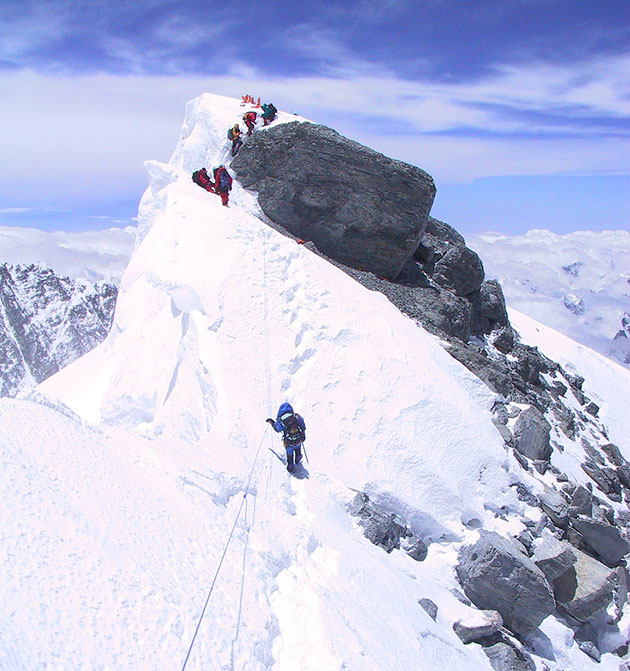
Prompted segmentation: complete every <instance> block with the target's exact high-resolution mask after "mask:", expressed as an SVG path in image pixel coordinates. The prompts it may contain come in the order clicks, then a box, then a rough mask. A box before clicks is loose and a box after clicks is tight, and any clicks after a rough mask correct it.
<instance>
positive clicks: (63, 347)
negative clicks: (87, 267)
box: [0, 264, 117, 396]
mask: <svg viewBox="0 0 630 671" xmlns="http://www.w3.org/2000/svg"><path fill="white" fill-rule="evenodd" d="M116 296H117V288H116V287H115V286H114V285H112V284H107V283H97V284H93V283H91V282H88V281H87V280H71V279H69V278H67V277H62V276H59V275H57V274H55V272H54V271H52V270H51V269H49V268H42V267H39V266H35V265H27V266H21V265H17V266H12V265H9V264H4V265H1V266H0V362H1V364H0V396H14V395H15V394H16V393H17V392H18V391H20V390H21V389H23V388H25V387H30V386H33V385H34V384H36V383H39V382H42V381H43V380H45V379H46V378H47V377H49V376H50V375H52V374H53V373H56V372H57V371H58V370H60V369H61V368H62V367H64V366H66V365H67V364H69V363H70V362H72V361H74V360H75V359H77V358H78V357H80V356H82V355H83V354H85V353H86V352H88V351H89V350H91V349H93V348H94V347H95V346H96V345H98V344H99V343H101V342H102V341H103V340H104V339H105V337H106V335H107V334H108V332H109V329H110V326H111V323H112V317H113V312H114V306H115V304H116Z"/></svg>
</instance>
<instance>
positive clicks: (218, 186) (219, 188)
mask: <svg viewBox="0 0 630 671" xmlns="http://www.w3.org/2000/svg"><path fill="white" fill-rule="evenodd" d="M213 174H214V191H215V193H218V194H219V195H220V196H221V201H222V202H223V204H224V205H225V206H226V207H227V204H228V200H229V198H230V191H231V190H232V175H230V173H229V172H228V171H227V168H226V167H225V166H224V165H220V166H219V167H218V168H215V169H214V170H213Z"/></svg>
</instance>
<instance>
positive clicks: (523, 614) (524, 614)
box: [457, 531, 555, 634]
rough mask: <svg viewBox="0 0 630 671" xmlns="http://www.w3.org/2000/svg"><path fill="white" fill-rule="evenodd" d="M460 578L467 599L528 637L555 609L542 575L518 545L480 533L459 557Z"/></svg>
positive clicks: (493, 535)
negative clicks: (496, 612) (496, 615)
mask: <svg viewBox="0 0 630 671" xmlns="http://www.w3.org/2000/svg"><path fill="white" fill-rule="evenodd" d="M457 575H458V577H459V581H460V583H461V584H462V587H463V588H464V592H465V593H466V596H467V597H468V598H469V599H470V600H471V601H472V602H473V603H474V604H475V605H476V606H477V607H478V608H482V609H484V610H496V611H498V612H499V613H500V614H501V616H502V617H503V621H504V622H505V625H506V627H507V628H508V629H510V630H511V631H513V632H515V633H517V634H528V633H530V632H532V631H534V629H536V628H537V627H538V625H539V624H540V623H541V622H542V621H543V620H544V619H545V618H546V617H547V616H548V615H549V614H550V613H552V612H553V611H554V609H555V601H554V598H553V594H552V592H551V588H550V586H549V584H548V582H547V580H546V578H545V576H544V574H543V572H542V571H541V570H540V569H539V568H538V567H537V566H536V564H534V562H532V561H531V560H530V559H529V558H528V557H526V556H525V555H523V554H522V553H521V552H519V550H518V548H517V547H516V545H515V544H514V543H512V542H510V541H508V540H506V539H505V538H503V537H502V536H499V534H497V533H494V532H488V531H481V532H480V537H479V540H478V541H477V542H476V543H475V544H474V545H470V546H467V547H464V548H462V549H461V550H460V553H459V564H458V566H457Z"/></svg>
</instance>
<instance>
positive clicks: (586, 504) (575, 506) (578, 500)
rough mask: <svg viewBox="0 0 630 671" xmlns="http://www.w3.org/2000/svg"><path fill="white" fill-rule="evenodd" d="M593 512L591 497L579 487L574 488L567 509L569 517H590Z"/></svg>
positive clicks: (586, 490)
mask: <svg viewBox="0 0 630 671" xmlns="http://www.w3.org/2000/svg"><path fill="white" fill-rule="evenodd" d="M592 510H593V495H592V494H591V493H590V492H589V491H588V489H586V488H585V487H582V486H581V485H580V486H579V487H577V488H576V490H575V492H574V493H573V497H572V498H571V505H570V506H569V508H568V514H569V517H577V516H578V515H586V516H587V517H590V516H591V514H592Z"/></svg>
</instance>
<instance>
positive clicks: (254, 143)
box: [233, 124, 630, 670]
mask: <svg viewBox="0 0 630 671" xmlns="http://www.w3.org/2000/svg"><path fill="white" fill-rule="evenodd" d="M284 132H285V131H284V129H281V130H280V129H278V130H277V131H276V132H273V131H267V132H265V133H258V134H257V135H255V136H254V138H252V139H251V140H250V142H249V143H248V144H247V145H245V147H244V148H243V149H242V150H241V152H240V153H239V154H238V156H237V158H236V160H235V161H234V163H233V167H234V168H235V169H236V171H237V177H238V178H239V179H240V180H242V181H243V183H244V185H245V186H247V187H249V188H252V189H255V190H256V191H258V194H259V203H260V206H261V208H262V210H263V212H264V214H265V216H266V218H267V221H268V223H269V224H270V225H272V226H274V227H275V228H277V229H278V230H284V232H285V233H287V234H290V235H293V236H298V237H301V238H304V239H306V240H307V243H306V244H307V246H308V247H309V248H310V249H311V250H312V251H314V252H315V253H318V254H320V255H322V256H325V257H326V258H328V259H329V260H330V261H331V262H332V263H334V264H335V265H338V266H339V267H341V268H342V269H344V270H345V271H346V272H347V273H348V274H350V275H352V276H353V277H354V278H355V279H357V280H358V281H359V282H361V283H362V284H364V285H365V286H367V287H369V288H371V289H374V290H377V291H380V292H382V293H383V294H385V295H386V296H387V297H388V298H389V299H390V300H391V301H392V302H393V303H394V304H395V305H396V306H397V307H398V308H399V309H400V310H401V311H402V312H404V313H406V314H408V315H409V316H410V317H412V318H413V319H416V320H417V321H418V322H420V323H422V324H423V325H424V326H425V327H426V328H427V329H429V330H430V331H431V332H433V333H434V334H436V335H438V336H439V337H440V338H441V339H442V341H443V344H444V346H445V347H446V349H447V350H448V351H449V353H450V354H451V355H452V356H453V357H455V358H456V359H457V360H459V361H460V362H461V363H463V364H464V365H465V366H466V367H467V368H469V369H470V370H471V371H473V372H474V373H475V374H476V375H477V376H478V377H479V378H480V379H482V380H483V381H484V382H485V383H486V384H487V385H488V386H489V387H490V388H491V389H492V390H493V391H495V392H496V393H497V400H496V403H495V407H494V411H493V412H494V416H495V425H496V428H497V431H498V432H499V433H500V434H501V436H502V438H503V440H504V444H505V450H506V453H507V455H508V457H509V459H510V460H514V462H515V463H517V464H518V465H520V476H519V477H518V478H517V479H515V480H514V482H513V486H514V488H515V490H516V492H517V494H518V496H519V498H520V499H521V501H523V502H524V503H525V504H526V505H527V506H529V507H531V513H530V514H529V515H527V516H525V517H523V519H522V520H521V522H522V530H521V532H520V533H519V534H517V535H516V536H512V535H509V534H504V535H499V534H497V533H495V532H484V531H483V530H482V531H481V535H480V538H479V540H478V542H477V543H476V544H474V545H473V546H468V547H463V548H462V549H461V551H460V555H459V565H458V567H457V574H458V577H459V580H460V583H461V585H462V588H463V590H464V592H465V596H464V595H462V598H463V599H465V600H466V602H467V603H468V604H470V605H471V606H473V607H477V608H478V609H480V613H479V618H477V620H476V621H475V622H474V623H473V624H470V623H468V624H466V623H458V626H457V627H456V631H457V633H458V635H460V637H461V638H462V640H463V641H464V642H465V643H470V642H472V641H476V642H478V643H480V644H481V645H482V646H483V647H484V650H485V652H486V654H487V655H488V657H489V659H490V661H491V664H492V665H493V667H494V668H495V669H503V670H506V669H534V668H535V664H534V661H533V659H532V657H531V656H530V653H533V652H535V634H534V632H535V631H536V630H537V628H538V626H539V625H540V623H541V622H542V621H543V620H544V619H545V618H546V617H547V616H548V615H550V614H552V613H553V614H555V616H556V617H557V618H558V619H559V620H561V621H562V622H564V623H565V624H566V625H567V626H568V627H569V628H570V629H572V630H573V632H574V637H575V641H576V642H577V643H578V644H579V646H580V648H581V649H582V650H583V651H584V653H585V654H587V655H589V656H590V657H591V658H593V659H594V660H599V657H600V655H601V653H602V652H611V651H616V652H617V654H619V655H625V654H626V653H627V641H626V640H625V636H624V635H623V634H622V633H621V630H620V628H619V622H620V620H621V618H622V615H623V606H624V604H625V603H626V600H627V595H628V571H627V569H626V559H625V558H626V556H627V554H628V552H629V551H630V544H629V543H628V540H627V537H628V533H629V531H630V508H629V503H630V464H629V463H628V462H627V461H626V459H625V458H624V457H623V456H622V454H621V451H620V450H619V448H618V447H617V446H616V445H614V444H612V443H611V442H610V441H609V439H608V435H607V431H606V427H605V425H604V424H603V423H602V422H601V421H600V420H599V419H598V413H599V408H598V407H597V405H596V404H595V403H594V402H593V401H592V400H591V399H589V398H588V396H587V395H586V394H585V393H584V391H583V389H582V385H583V382H584V380H583V378H581V377H580V376H579V375H575V374H572V373H569V372H568V371H566V370H564V369H563V368H562V367H561V366H560V365H559V364H558V363H556V362H554V361H552V360H550V359H548V358H547V357H545V356H543V355H542V354H541V353H540V352H539V351H538V350H537V349H536V348H533V347H529V346H527V345H525V344H523V343H521V342H520V340H519V337H518V334H517V333H516V332H515V331H514V329H513V328H512V326H511V325H510V322H509V319H508V316H507V313H506V309H505V301H504V297H503V292H502V289H501V286H500V284H499V283H498V281H496V280H491V281H485V279H484V268H483V264H482V262H481V260H480V258H479V256H478V255H477V254H476V253H475V252H474V251H472V250H471V249H469V248H468V247H467V246H466V243H465V241H464V239H463V238H462V236H461V235H459V233H457V231H455V230H454V229H453V228H452V227H451V226H449V225H448V224H445V223H444V222H440V221H437V220H435V219H433V218H430V217H429V218H428V219H427V222H426V224H425V223H423V222H422V215H420V214H419V213H418V212H415V211H414V212H410V211H409V208H408V203H409V202H412V201H413V200H414V199H413V193H414V190H416V193H417V202H418V203H420V204H422V205H421V212H422V213H424V212H427V213H428V211H427V207H428V208H429V209H430V206H431V202H432V199H433V191H432V190H431V189H428V188H427V184H432V180H430V178H427V179H423V180H419V181H417V182H414V181H412V180H407V181H405V180H404V179H399V180H396V181H395V183H396V184H397V186H396V188H392V189H389V190H388V189H385V190H383V189H380V188H379V187H378V186H375V182H374V180H375V177H374V172H373V170H374V164H373V161H374V158H373V157H372V156H371V155H370V154H369V152H366V151H364V150H363V149H358V148H357V147H356V146H354V144H350V143H348V141H347V140H345V139H343V138H341V137H340V136H337V135H336V134H333V133H331V132H329V131H327V130H323V129H321V127H313V126H311V125H310V124H295V129H293V130H292V131H291V133H290V135H289V137H290V141H289V142H288V146H284V144H283V138H284V137H285V135H284ZM296 138H297V139H296ZM331 145H332V148H331ZM287 163H288V164H289V165H290V166H291V168H290V169H287V168H286V166H287ZM347 164H353V177H352V190H353V194H352V198H351V199H348V202H347V203H345V204H343V205H341V203H343V201H344V197H345V195H346V194H347V193H348V190H349V187H348V188H346V187H345V186H343V185H341V186H339V187H337V186H335V181H334V180H332V179H330V175H331V173H333V171H334V170H335V166H336V165H344V166H345V165H347ZM299 166H302V167H305V166H306V168H305V169H302V170H300V169H299ZM288 174H291V175H293V177H287V175H288ZM333 174H334V173H333ZM401 174H413V170H412V169H411V167H410V166H407V167H406V168H401ZM417 174H418V175H419V172H418V173H417ZM323 175H327V176H328V181H327V182H326V184H325V185H324V183H323V182H322V176H323ZM359 175H361V176H362V177H358V176H359ZM366 175H370V176H369V177H364V176H366ZM378 181H379V179H378V177H377V179H376V182H377V183H378ZM398 185H400V186H399V187H398ZM331 192H332V195H331ZM398 198H400V200H399V201H398V200H397V199H398ZM355 203H359V204H360V205H355ZM365 203H368V204H369V208H370V209H371V215H370V223H369V224H367V225H365V226H364V225H363V222H364V220H365V219H366V214H365V207H363V204H365ZM339 210H343V216H342V217H341V218H339V217H337V212H338V211H339ZM391 211H395V212H397V213H399V218H398V219H397V221H396V222H395V223H392V221H391V220H389V223H388V226H389V228H387V229H384V230H381V233H382V234H383V235H384V237H385V238H387V244H388V245H390V250H389V254H390V255H391V256H392V258H396V263H394V264H393V265H391V266H390V267H389V268H388V270H387V271H383V270H382V267H381V266H380V265H378V264H377V265H378V271H377V272H369V270H365V269H370V268H372V267H373V266H374V263H373V261H374V259H375V258H379V257H380V256H381V254H382V251H383V249H384V246H383V245H382V240H381V238H380V237H375V236H374V235H373V234H372V227H373V226H375V227H377V228H378V222H379V219H382V218H384V217H386V216H389V213H390V212H391ZM353 214H354V218H353V216H352V215H353ZM340 219H341V221H340ZM419 222H421V223H419ZM331 230H336V231H338V233H337V234H336V235H334V236H331V235H330V231H331ZM410 231H416V232H419V235H418V237H416V238H414V236H413V235H410V234H409V233H410ZM349 240H352V241H353V243H354V242H355V241H357V240H360V244H356V245H355V244H349V243H348V241H349ZM350 248H351V250H352V251H351V252H349V251H348V250H349V249H350ZM402 258H406V259H407V260H406V262H405V263H404V265H403V267H402V268H401V267H400V259H402ZM381 274H383V275H386V276H387V277H389V278H394V280H391V279H390V280H387V279H383V278H382V276H380V275H381ZM620 337H621V336H620ZM568 454H570V455H572V456H571V457H570V458H567V457H566V456H565V455H568ZM575 455H579V456H578V459H577V463H576V462H575ZM516 470H517V471H518V470H519V468H518V466H517V467H516ZM350 512H351V514H353V515H355V516H357V517H358V518H359V519H360V520H361V524H362V526H363V527H364V529H365V534H366V536H367V537H368V538H370V540H372V542H374V543H376V544H377V545H379V546H381V547H383V549H385V550H386V551H388V552H391V551H392V549H394V548H401V547H402V548H404V549H405V551H406V552H407V553H408V554H410V555H411V556H413V557H414V558H415V559H417V560H418V561H422V559H423V558H424V556H425V554H426V547H424V546H423V542H422V539H416V538H414V536H413V534H412V532H411V531H410V530H409V529H406V528H405V526H404V524H402V523H399V521H396V520H394V518H393V517H392V516H391V515H389V514H388V513H387V512H386V511H381V510H379V509H378V507H377V506H375V505H374V504H373V503H372V502H370V501H369V498H368V497H367V495H366V494H365V493H360V494H358V495H357V499H356V501H355V502H354V503H353V505H352V506H351V508H350ZM496 514H497V516H499V517H500V516H504V517H505V518H506V519H507V518H508V517H509V516H510V511H509V510H499V511H497V513H496ZM423 607H425V606H423ZM429 610H431V611H433V607H432V606H430V605H429ZM432 617H433V616H432ZM624 668H625V667H624Z"/></svg>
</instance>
